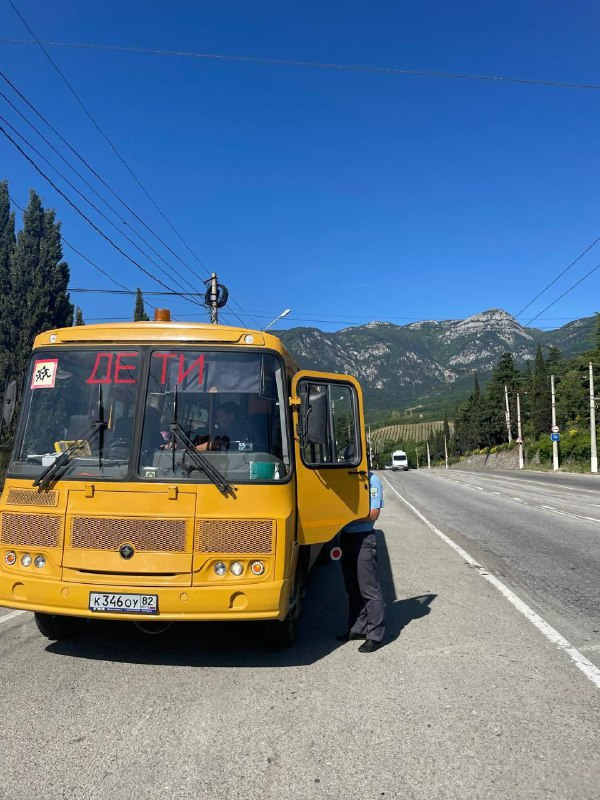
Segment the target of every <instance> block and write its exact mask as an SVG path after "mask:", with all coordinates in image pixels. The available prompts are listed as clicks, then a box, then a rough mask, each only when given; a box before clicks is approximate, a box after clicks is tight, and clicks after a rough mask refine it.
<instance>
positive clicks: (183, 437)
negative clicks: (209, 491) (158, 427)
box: [170, 422, 235, 497]
mask: <svg viewBox="0 0 600 800" xmlns="http://www.w3.org/2000/svg"><path fill="white" fill-rule="evenodd" d="M170 427H171V432H172V434H173V437H174V438H175V439H176V440H177V441H178V442H179V443H180V444H182V445H183V447H184V449H185V452H186V453H188V454H189V456H190V458H191V460H192V461H193V462H194V464H195V465H196V467H198V469H200V470H202V472H204V474H205V475H206V477H207V478H208V479H209V480H211V481H212V482H213V483H214V485H215V486H216V487H217V489H218V490H219V491H220V492H221V494H224V495H225V497H227V496H228V495H231V496H232V497H235V487H234V486H232V485H231V484H230V483H229V481H228V480H227V478H226V477H225V476H224V475H223V473H222V472H221V471H220V470H218V469H217V468H216V467H215V466H213V465H212V464H211V463H210V461H209V459H208V458H206V456H203V455H201V454H200V453H199V452H198V451H197V450H196V445H195V444H194V443H193V441H192V440H191V439H190V437H189V436H188V435H187V433H186V432H185V431H184V430H183V428H182V427H181V425H180V424H179V423H178V422H172V423H171V425H170Z"/></svg>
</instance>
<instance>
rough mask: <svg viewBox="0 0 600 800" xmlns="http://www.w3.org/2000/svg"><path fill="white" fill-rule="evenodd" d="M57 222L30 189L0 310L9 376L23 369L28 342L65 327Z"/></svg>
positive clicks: (67, 313)
mask: <svg viewBox="0 0 600 800" xmlns="http://www.w3.org/2000/svg"><path fill="white" fill-rule="evenodd" d="M61 259H62V246H61V241H60V223H58V222H56V220H55V214H54V211H51V210H45V209H44V208H43V206H42V203H41V200H40V198H39V196H38V195H37V194H36V193H35V192H34V191H33V190H31V192H30V196H29V204H28V206H27V208H26V209H25V212H24V214H23V228H22V230H21V231H19V233H18V235H17V240H16V246H15V248H14V251H13V254H12V258H11V266H10V276H9V287H8V292H7V295H6V302H5V307H4V308H3V314H2V317H3V334H4V336H3V338H4V342H5V346H6V347H7V349H8V366H9V368H10V372H11V373H12V374H13V375H14V376H21V375H23V374H24V372H25V368H26V365H27V361H28V359H29V355H30V350H31V346H32V344H33V340H34V338H35V336H36V335H37V334H38V333H41V332H42V331H44V330H48V329H49V328H62V327H69V326H71V325H72V323H73V306H72V304H71V302H70V300H69V294H68V292H67V286H68V284H69V267H68V265H67V264H66V263H65V262H64V261H62V260H61Z"/></svg>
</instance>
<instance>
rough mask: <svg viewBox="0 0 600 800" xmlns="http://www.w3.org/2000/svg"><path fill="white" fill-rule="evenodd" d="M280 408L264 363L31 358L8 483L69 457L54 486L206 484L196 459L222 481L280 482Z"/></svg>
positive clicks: (270, 362)
mask: <svg viewBox="0 0 600 800" xmlns="http://www.w3.org/2000/svg"><path fill="white" fill-rule="evenodd" d="M145 374H147V375H148V379H147V383H146V384H145V385H143V386H141V385H140V380H141V376H143V375H145ZM285 397H286V394H285V378H284V370H283V367H282V362H281V361H280V359H279V358H278V357H277V356H275V355H273V354H270V353H258V352H247V351H246V352H239V351H233V350H225V349H221V350H213V351H210V350H199V349H193V350H190V349H186V348H177V347H174V348H169V349H162V350H157V349H149V348H141V347H137V348H136V347H135V346H134V347H124V348H123V349H117V348H114V349H85V350H84V349H66V348H65V349H63V348H56V349H54V350H51V349H48V350H47V351H39V352H36V353H35V354H34V356H33V359H32V363H31V368H30V374H29V377H28V379H27V385H26V394H25V397H24V401H23V412H22V418H21V424H20V428H19V431H18V434H17V443H16V447H15V450H14V452H13V457H12V460H11V464H10V466H9V472H10V473H11V474H13V475H15V477H19V476H20V477H31V478H38V477H39V476H40V475H42V474H43V473H44V471H45V470H47V469H48V467H50V466H51V465H52V464H53V463H54V462H55V461H56V459H57V458H59V456H60V455H61V454H62V453H64V452H66V451H67V450H69V455H68V457H67V459H66V460H65V463H64V464H63V463H61V464H58V465H57V467H60V469H57V470H56V471H55V472H54V473H53V475H52V477H53V478H54V479H56V480H58V479H60V478H61V477H68V478H84V477H86V478H95V479H106V480H124V479H128V480H142V481H152V480H174V479H177V480H190V481H193V482H204V481H207V480H209V476H208V475H207V472H206V469H203V468H202V465H203V464H204V465H205V466H206V459H208V460H209V461H210V466H212V467H213V468H214V470H216V471H217V472H218V473H220V474H221V475H222V476H223V477H225V478H229V479H230V480H236V481H239V480H242V481H243V480H250V481H270V480H282V479H284V478H285V477H286V475H287V474H288V473H289V471H290V454H289V440H288V432H287V404H286V402H285ZM90 429H91V430H92V431H93V432H94V435H90ZM195 453H197V454H199V455H200V456H201V458H198V457H194V456H195Z"/></svg>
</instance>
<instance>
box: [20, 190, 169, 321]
mask: <svg viewBox="0 0 600 800" xmlns="http://www.w3.org/2000/svg"><path fill="white" fill-rule="evenodd" d="M9 199H10V202H11V203H12V204H13V205H15V206H16V207H17V208H18V209H20V210H21V211H23V212H25V207H24V206H22V205H21V204H20V203H17V201H16V200H15V199H14V197H13V196H12V195H9ZM59 235H60V239H61V241H62V243H63V244H64V245H66V246H67V247H68V248H69V249H70V250H72V251H73V252H74V253H76V254H77V255H78V256H79V257H80V258H83V259H84V261H87V263H88V264H89V265H90V266H91V267H93V268H94V269H95V270H97V271H98V272H100V273H101V274H102V275H104V277H105V278H108V280H109V281H111V283H114V285H115V286H118V287H119V289H101V290H99V291H103V292H110V293H111V294H112V293H113V292H114V293H118V294H130V295H132V296H133V297H135V296H136V292H135V291H134V290H133V289H129V288H128V287H127V286H125V285H124V284H122V283H119V281H117V280H116V279H115V278H113V276H112V275H111V274H110V272H107V271H106V270H105V269H103V268H102V267H100V266H98V264H96V263H95V262H94V261H92V260H91V258H88V256H86V255H85V253H82V252H81V250H78V249H77V248H76V247H75V245H73V244H71V242H69V241H67V239H65V237H64V236H63V234H62V233H60V234H59ZM73 291H75V292H77V291H81V290H79V289H69V293H71V292H73ZM156 294H158V292H156ZM146 305H148V306H150V308H154V309H156V306H155V305H152V303H148V302H146Z"/></svg>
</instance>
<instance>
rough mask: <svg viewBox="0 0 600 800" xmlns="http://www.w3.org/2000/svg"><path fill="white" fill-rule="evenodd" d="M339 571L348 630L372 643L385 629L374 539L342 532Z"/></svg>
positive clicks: (366, 534)
mask: <svg viewBox="0 0 600 800" xmlns="http://www.w3.org/2000/svg"><path fill="white" fill-rule="evenodd" d="M340 545H341V548H342V572H343V574H344V585H345V587H346V591H347V593H348V601H349V603H348V629H349V631H350V632H351V633H356V634H365V635H366V637H367V639H373V640H374V641H376V642H381V641H382V640H383V635H384V632H385V621H384V604H383V593H382V591H381V585H380V583H379V576H378V574H377V539H376V536H375V532H374V531H370V532H368V533H344V532H342V535H341V541H340Z"/></svg>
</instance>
